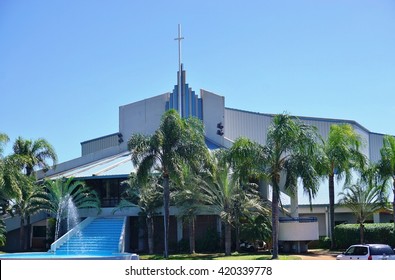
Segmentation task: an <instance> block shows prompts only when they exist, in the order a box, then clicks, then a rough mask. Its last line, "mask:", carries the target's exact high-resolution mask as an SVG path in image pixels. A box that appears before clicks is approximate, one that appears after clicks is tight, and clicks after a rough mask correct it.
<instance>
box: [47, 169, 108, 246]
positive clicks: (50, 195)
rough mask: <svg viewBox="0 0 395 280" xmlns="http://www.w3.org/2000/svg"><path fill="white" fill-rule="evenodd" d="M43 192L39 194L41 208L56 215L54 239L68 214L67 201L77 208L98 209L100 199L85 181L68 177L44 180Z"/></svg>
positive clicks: (56, 237)
mask: <svg viewBox="0 0 395 280" xmlns="http://www.w3.org/2000/svg"><path fill="white" fill-rule="evenodd" d="M43 186H44V188H45V191H46V192H45V194H44V195H42V196H41V198H42V201H41V205H42V208H43V209H44V210H45V211H47V212H49V213H51V214H53V215H54V216H55V217H56V233H55V240H56V239H58V233H59V230H60V225H61V222H62V220H63V219H65V218H66V217H67V215H68V206H69V205H70V204H69V203H72V204H73V205H74V206H75V207H76V208H77V209H83V208H94V209H97V211H98V212H99V211H100V200H99V197H98V195H97V193H96V192H95V191H93V190H91V189H89V188H88V187H87V186H86V185H85V182H83V181H78V180H75V179H74V178H73V177H70V178H58V179H56V180H45V181H44V184H43Z"/></svg>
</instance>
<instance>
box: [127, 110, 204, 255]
mask: <svg viewBox="0 0 395 280" xmlns="http://www.w3.org/2000/svg"><path fill="white" fill-rule="evenodd" d="M128 148H129V150H130V151H131V158H132V162H133V164H134V166H136V168H137V178H138V180H139V181H140V182H143V181H145V180H146V179H147V178H148V175H149V174H150V173H151V172H153V170H160V172H161V176H162V178H163V204H164V245H165V246H164V247H165V250H164V257H165V258H168V256H169V249H168V244H169V209H170V185H169V183H170V179H171V178H177V177H180V176H182V172H181V165H182V164H183V163H185V164H188V165H189V166H191V167H192V168H193V169H197V168H199V167H200V163H201V162H203V161H205V160H206V158H207V154H208V149H207V146H206V144H205V141H204V128H203V124H202V123H201V121H199V120H198V119H196V118H188V119H182V118H181V117H180V116H179V114H178V113H177V111H175V110H168V111H166V112H165V114H164V115H163V116H162V120H161V123H160V126H159V128H158V129H157V130H156V131H155V133H154V134H153V135H152V136H145V135H141V134H133V135H132V137H131V138H130V139H129V141H128ZM174 181H176V180H174Z"/></svg>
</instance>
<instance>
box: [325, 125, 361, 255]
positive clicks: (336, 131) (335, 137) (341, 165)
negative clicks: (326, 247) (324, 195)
mask: <svg viewBox="0 0 395 280" xmlns="http://www.w3.org/2000/svg"><path fill="white" fill-rule="evenodd" d="M360 146H361V137H360V136H359V134H358V133H357V132H355V131H354V129H353V127H352V126H351V125H349V124H339V125H335V124H334V125H331V127H330V130H329V136H328V139H327V140H326V141H325V142H324V153H325V158H324V159H323V160H322V161H321V168H322V174H323V175H324V176H327V177H328V184H329V185H328V189H329V218H330V223H329V227H330V230H329V234H330V238H331V248H332V249H333V248H334V247H335V242H334V236H333V231H334V228H335V180H334V179H335V177H336V178H337V180H341V179H343V177H344V178H345V181H346V183H349V182H350V180H351V170H352V169H353V168H361V167H363V166H364V165H365V158H364V156H363V155H362V154H361V153H360V152H359V148H360Z"/></svg>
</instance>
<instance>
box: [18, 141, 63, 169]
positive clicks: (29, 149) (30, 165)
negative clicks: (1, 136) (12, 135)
mask: <svg viewBox="0 0 395 280" xmlns="http://www.w3.org/2000/svg"><path fill="white" fill-rule="evenodd" d="M13 150H14V154H15V155H17V156H18V157H20V158H21V161H22V164H21V167H22V169H23V170H24V171H25V174H26V175H27V176H30V175H32V174H33V172H34V168H35V167H38V168H42V169H43V170H48V169H49V168H50V167H51V165H49V164H48V162H47V161H48V160H50V161H52V165H55V164H56V162H57V155H56V153H55V150H54V148H53V147H52V145H51V144H49V143H48V141H47V140H45V139H42V138H40V139H37V140H35V141H32V140H26V139H23V138H22V137H18V138H17V139H16V140H15V143H14V146H13Z"/></svg>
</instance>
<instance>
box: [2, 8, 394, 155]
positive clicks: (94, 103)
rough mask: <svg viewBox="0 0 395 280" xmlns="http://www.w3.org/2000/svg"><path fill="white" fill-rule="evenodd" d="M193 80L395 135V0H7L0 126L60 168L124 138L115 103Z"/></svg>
mask: <svg viewBox="0 0 395 280" xmlns="http://www.w3.org/2000/svg"><path fill="white" fill-rule="evenodd" d="M179 23H180V24H181V25H182V31H183V32H182V33H183V36H184V37H185V40H183V45H182V48H183V54H182V56H183V63H184V67H185V69H186V70H187V82H188V83H189V85H190V86H191V87H192V88H193V89H194V90H195V91H197V92H198V90H199V89H200V88H203V89H206V90H209V91H212V92H215V93H217V94H219V95H223V96H225V102H226V104H225V105H226V107H231V108H237V109H242V110H248V111H254V112H261V113H282V112H288V113H290V114H292V115H298V116H311V117H325V118H340V119H349V120H355V121H357V122H358V123H360V124H361V125H362V126H364V127H365V128H367V129H368V130H370V131H373V132H378V133H383V134H393V135H395V124H394V120H395V102H394V100H395V98H394V93H395V1H393V0H310V1H307V0H289V1H285V0H284V1H281V0H273V1H265V0H261V1H258V0H256V1H251V0H243V1H240V0H239V1H233V0H227V1H212V0H199V1H170V0H169V1H153V0H144V1H143V0H134V1H131V0H127V1H126V0H125V1H122V0H117V1H101V0H84V1H76V0H67V1H53V0H37V1H28V0H20V1H13V0H2V1H0V108H1V109H0V131H1V132H3V133H6V134H7V135H8V136H9V137H10V138H11V141H10V143H9V145H8V148H10V147H11V146H12V142H13V141H14V140H15V138H16V137H18V136H22V137H24V138H30V139H37V138H39V137H43V138H45V139H47V140H48V141H49V142H50V143H51V144H52V145H53V146H54V147H55V149H56V152H57V154H58V156H59V161H60V162H63V161H66V160H70V159H73V158H76V157H78V156H80V153H81V148H80V142H82V141H85V140H89V139H92V138H96V137H100V136H104V135H107V134H110V133H115V132H117V131H118V107H119V106H121V105H125V104H128V103H132V102H135V101H139V100H141V99H145V98H148V97H152V96H155V95H158V94H162V93H164V92H168V91H171V90H172V89H173V86H174V84H175V83H176V78H177V74H176V73H177V70H178V52H177V42H176V41H175V40H174V38H175V37H177V25H178V24H179Z"/></svg>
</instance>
